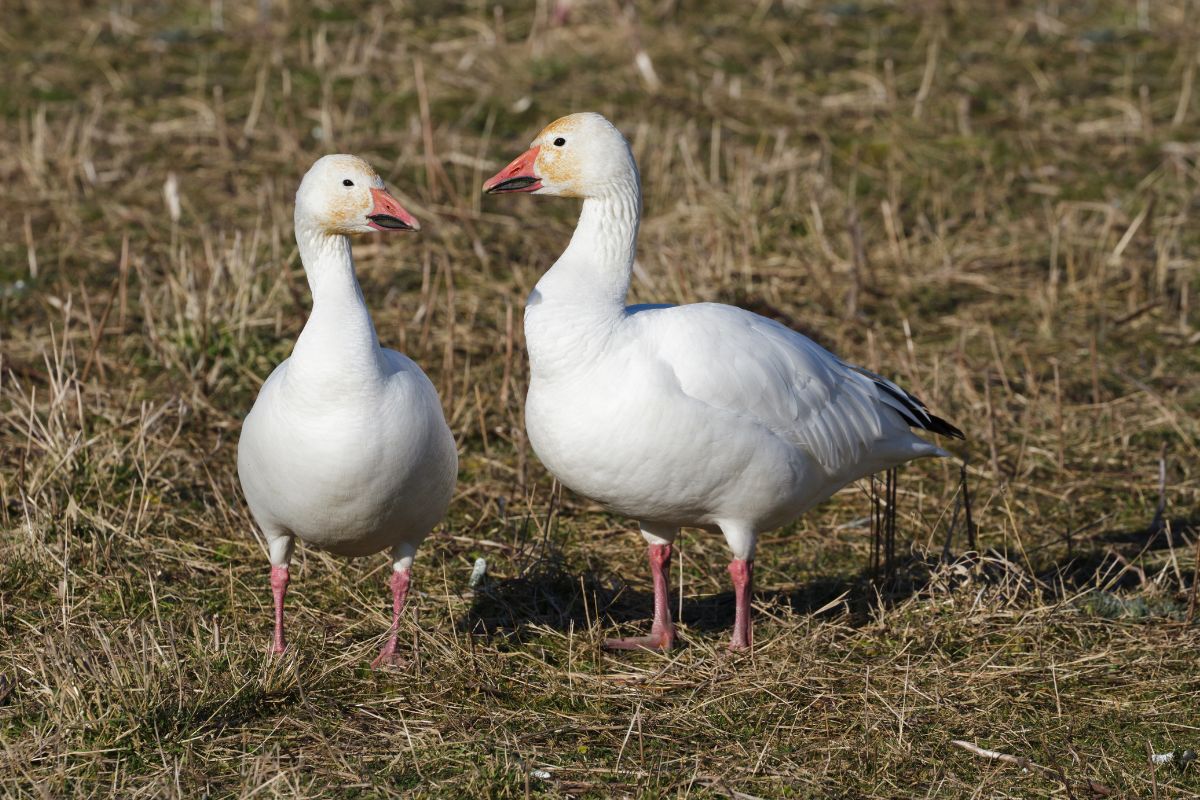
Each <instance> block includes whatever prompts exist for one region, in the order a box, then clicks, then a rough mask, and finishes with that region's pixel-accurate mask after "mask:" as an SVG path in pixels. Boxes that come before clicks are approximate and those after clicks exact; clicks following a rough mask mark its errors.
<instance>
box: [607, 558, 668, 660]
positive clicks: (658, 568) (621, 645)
mask: <svg viewBox="0 0 1200 800" xmlns="http://www.w3.org/2000/svg"><path fill="white" fill-rule="evenodd" d="M648 554H649V557H650V571H651V573H652V574H653V575H654V624H653V625H652V626H651V627H650V635H649V636H633V637H630V638H628V639H605V640H604V646H605V647H607V648H609V649H610V650H657V651H660V652H666V651H667V650H670V649H672V648H673V647H674V646H675V624H674V623H672V622H671V609H670V608H669V607H668V606H667V570H668V569H669V568H670V566H671V545H669V544H652V545H650V547H649V553H648Z"/></svg>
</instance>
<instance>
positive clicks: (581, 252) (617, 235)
mask: <svg viewBox="0 0 1200 800" xmlns="http://www.w3.org/2000/svg"><path fill="white" fill-rule="evenodd" d="M641 214H642V193H641V188H640V185H639V181H638V177H637V173H636V172H634V173H633V175H632V176H630V177H629V178H628V179H626V180H621V181H618V182H615V183H614V184H612V185H611V186H610V187H609V189H608V191H606V192H605V193H604V194H601V195H599V196H595V197H589V198H587V199H586V200H584V201H583V211H582V212H581V213H580V215H579V222H578V224H577V225H576V226H575V234H574V235H573V236H572V237H571V243H570V244H569V245H567V249H566V250H565V251H564V252H563V254H562V255H561V256H560V257H559V259H558V261H556V262H555V263H554V266H553V267H551V268H550V270H549V271H548V272H547V273H546V274H545V275H543V276H542V279H541V280H540V281H538V283H537V286H536V287H535V288H534V290H533V293H532V294H531V295H530V296H529V302H528V305H527V306H526V309H525V338H526V344H527V346H528V348H529V360H530V366H531V368H532V370H533V371H534V372H535V373H536V372H537V371H538V370H539V369H543V368H547V369H552V368H553V367H554V365H555V364H556V363H566V362H569V361H572V360H578V359H579V358H582V357H586V354H587V351H588V350H589V349H591V348H592V347H595V346H600V341H599V335H600V333H602V332H603V331H604V330H607V329H610V328H611V326H612V325H614V324H616V322H618V321H619V320H620V319H621V318H622V317H624V315H625V296H626V295H627V294H628V293H629V280H630V276H631V275H632V274H633V259H634V255H635V254H636V252H637V234H638V225H639V223H640V220H641Z"/></svg>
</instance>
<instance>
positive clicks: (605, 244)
mask: <svg viewBox="0 0 1200 800" xmlns="http://www.w3.org/2000/svg"><path fill="white" fill-rule="evenodd" d="M483 188H484V191H486V192H488V193H493V194H500V193H505V192H533V193H534V194H547V195H558V196H563V197H577V198H582V199H583V211H582V213H581V214H580V217H579V223H578V225H577V226H576V229H575V233H574V235H573V236H572V237H571V243H570V244H569V245H568V246H567V249H566V251H565V252H564V253H563V254H562V256H560V257H559V259H558V261H556V262H555V264H554V266H553V267H551V268H550V270H549V271H548V272H547V273H546V274H545V275H543V276H542V278H541V280H540V281H538V283H537V286H536V287H535V288H534V290H533V292H532V294H530V296H529V299H528V302H527V304H526V309H525V340H526V346H527V348H528V351H529V368H530V383H529V396H528V399H527V401H526V405H525V425H526V428H527V429H528V433H529V442H530V444H531V445H532V446H533V449H534V451H535V452H536V453H537V455H538V457H539V458H540V459H541V460H542V463H544V464H545V465H546V467H547V468H548V469H549V470H550V472H552V473H553V474H554V475H555V476H557V477H558V478H559V480H561V481H562V483H563V484H564V485H566V486H567V487H569V488H571V489H573V490H574V491H576V492H579V493H580V494H583V495H585V496H587V497H590V498H592V499H594V500H597V501H598V502H600V503H602V504H604V505H606V506H607V507H609V508H611V509H613V510H615V511H618V512H620V513H622V514H627V515H629V516H631V517H634V518H635V519H637V520H638V524H639V526H640V527H641V532H642V536H643V537H644V538H645V540H646V542H647V543H648V545H649V559H650V565H651V569H652V572H653V576H654V624H653V627H652V628H651V632H650V635H649V636H641V637H634V638H630V639H617V640H608V641H606V643H605V644H606V646H608V647H613V648H647V649H655V650H667V649H670V648H671V647H672V646H673V645H674V639H675V628H674V624H673V623H672V620H671V614H670V610H669V608H668V604H667V567H668V564H669V562H670V558H671V544H672V542H673V541H674V540H675V537H676V536H677V535H678V533H679V529H680V527H683V526H688V527H697V528H703V529H707V530H710V531H714V532H715V531H720V532H721V533H722V534H724V536H725V540H726V542H727V544H728V545H729V549H730V550H731V551H732V553H733V560H732V561H731V562H730V565H729V572H730V574H731V576H732V578H733V585H734V594H735V600H736V613H735V621H734V629H733V636H732V638H731V641H730V645H729V646H730V649H733V650H741V649H747V648H749V647H750V646H751V643H752V636H751V624H750V596H751V587H752V576H753V561H754V548H755V543H756V541H757V539H758V535H759V534H760V533H762V532H763V531H767V530H770V529H772V528H776V527H779V526H781V525H784V524H786V523H788V522H790V521H792V520H794V519H795V518H796V517H798V516H799V515H800V514H802V513H804V512H805V511H807V510H808V509H809V508H811V507H813V506H814V505H816V504H817V503H820V502H821V501H823V500H825V499H827V498H828V497H829V496H830V495H832V494H833V493H834V492H836V491H837V490H838V489H841V488H842V487H843V486H846V485H847V484H848V483H851V482H852V481H855V480H857V479H859V478H862V477H865V476H867V475H870V474H872V473H875V472H878V471H880V470H884V469H887V468H890V467H893V466H896V465H899V464H901V463H903V462H905V461H909V460H911V459H915V458H921V457H923V456H945V455H949V454H948V453H947V452H946V451H944V450H942V449H941V448H939V447H937V446H935V445H933V444H930V443H929V442H927V441H925V440H924V439H921V438H920V437H918V436H916V435H914V434H913V433H912V431H910V430H909V428H910V427H916V428H921V429H924V430H928V431H932V432H935V433H940V434H944V435H949V436H954V437H959V438H961V437H962V432H961V431H959V430H958V429H957V428H955V427H954V426H953V425H951V424H950V423H948V422H946V421H945V420H942V419H940V418H938V417H936V416H933V415H932V414H930V413H929V411H928V410H927V409H926V408H925V406H924V404H922V403H921V401H920V400H918V399H917V398H915V397H913V396H912V395H910V394H908V393H907V392H905V391H904V390H903V389H901V388H900V387H898V386H896V385H895V384H894V383H892V382H891V381H888V380H886V379H884V378H882V377H880V376H878V375H875V374H873V373H871V372H868V371H866V370H864V369H861V368H859V367H855V366H852V365H850V364H846V363H845V362H843V361H841V360H839V359H838V358H837V357H836V356H834V355H833V354H832V353H830V352H828V351H827V350H825V349H824V348H822V347H820V346H819V345H817V344H816V343H814V342H813V341H811V340H810V339H808V338H806V337H804V336H802V335H801V334H799V333H796V332H795V331H793V330H791V329H790V328H787V327H785V326H783V325H781V324H779V323H777V322H775V321H773V320H770V319H766V318H764V317H760V316H758V315H756V314H753V313H751V312H749V311H746V310H744V309H740V308H735V307H733V306H727V305H719V304H715V303H696V304H691V305H683V306H632V307H627V306H626V305H625V298H626V294H627V293H628V290H629V281H630V275H631V273H632V270H633V261H634V253H635V248H636V242H637V232H638V223H639V218H640V216H641V183H640V179H639V176H638V171H637V165H636V164H635V163H634V159H633V153H632V152H631V151H630V148H629V144H628V143H627V142H626V141H625V138H624V137H623V136H622V135H621V133H620V132H619V131H618V130H617V129H616V128H615V127H613V125H612V124H611V123H610V122H609V121H608V120H606V119H605V118H604V117H602V116H600V115H599V114H590V113H584V114H572V115H570V116H567V117H563V118H562V119H559V120H557V121H556V122H554V123H552V124H550V125H549V126H548V127H547V128H545V129H544V130H543V131H542V132H541V133H540V134H538V137H537V138H536V139H534V141H533V143H532V145H531V146H530V149H529V150H528V151H526V152H525V153H524V154H522V155H521V156H519V157H518V158H517V159H515V160H514V161H513V162H512V163H511V164H509V165H508V166H507V167H505V168H504V169H503V170H501V171H500V172H499V173H498V174H497V175H496V176H495V177H493V178H491V179H490V180H489V181H487V182H486V183H485V184H484V187H483Z"/></svg>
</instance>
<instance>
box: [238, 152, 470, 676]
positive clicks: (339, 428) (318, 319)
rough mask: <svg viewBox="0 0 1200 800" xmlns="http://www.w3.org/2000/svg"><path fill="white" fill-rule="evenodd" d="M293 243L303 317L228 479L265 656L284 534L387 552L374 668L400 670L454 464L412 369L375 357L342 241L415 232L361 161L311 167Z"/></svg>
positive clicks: (326, 545)
mask: <svg viewBox="0 0 1200 800" xmlns="http://www.w3.org/2000/svg"><path fill="white" fill-rule="evenodd" d="M295 224H296V242H297V243H298V244H299V249H300V259H301V261H302V262H303V263H304V271H305V273H306V275H307V276H308V285H309V288H310V289H311V290H312V296H313V310H312V315H311V316H310V317H309V318H308V322H307V323H306V324H305V326H304V330H303V331H301V333H300V338H299V339H298V340H297V341H296V346H295V348H294V349H293V350H292V355H291V357H290V358H288V359H286V360H285V361H284V362H283V363H282V364H280V365H279V366H278V367H276V368H275V370H274V371H273V372H272V373H271V376H270V377H269V378H267V381H266V383H264V384H263V387H262V390H261V391H260V392H259V394H258V399H257V400H255V402H254V407H253V408H252V409H251V410H250V413H249V414H248V415H247V416H246V421H245V423H244V424H243V425H242V436H241V440H240V441H239V442H238V476H239V477H240V478H241V482H242V491H243V492H244V493H245V495H246V501H247V503H248V504H249V506H250V511H251V513H252V514H253V516H254V519H255V521H256V522H257V523H258V525H259V527H260V528H262V532H263V534H264V535H265V536H266V539H267V543H268V545H269V548H270V556H271V588H272V591H273V594H274V599H275V638H274V642H273V645H272V649H273V651H274V652H276V653H280V652H283V650H284V647H285V643H284V636H283V598H284V594H285V593H286V591H287V584H288V564H289V562H290V561H291V556H292V548H293V546H294V543H295V539H297V538H299V539H300V540H302V541H304V542H307V543H308V544H310V545H313V546H314V547H319V548H322V549H324V550H328V551H330V552H333V553H337V554H338V555H343V556H364V555H369V554H371V553H376V552H379V551H380V550H383V549H390V551H391V558H392V578H391V589H392V627H391V635H390V637H389V638H388V641H387V644H386V645H385V646H384V647H383V650H382V651H381V652H380V654H379V657H378V658H377V659H376V660H375V662H374V665H375V666H378V665H380V664H397V663H399V661H400V660H399V658H398V656H397V655H396V637H397V632H398V627H399V619H400V612H401V610H402V609H403V607H404V600H405V596H406V595H407V592H408V586H409V577H410V570H411V567H412V561H413V555H414V554H415V553H416V551H417V547H418V546H419V545H420V544H421V542H422V541H423V540H424V539H425V537H426V536H427V535H428V534H429V532H430V530H432V529H433V526H434V525H436V524H437V523H438V522H439V521H440V520H441V519H442V518H443V517H444V516H445V514H446V508H447V507H448V506H449V504H450V495H451V494H452V492H453V491H454V482H455V477H456V474H457V471H458V455H457V452H456V448H455V443H454V437H453V436H451V434H450V429H449V428H448V427H447V426H446V420H445V418H444V417H443V415H442V407H441V404H440V402H439V401H438V395H437V390H435V389H434V387H433V384H432V383H430V381H429V379H428V378H427V377H425V373H423V372H422V371H421V368H420V367H418V366H417V365H416V364H414V363H413V362H412V361H410V360H409V359H408V358H406V357H405V356H403V355H401V354H400V353H397V352H396V351H394V350H384V349H382V348H380V346H379V342H378V340H377V339H376V336H375V326H374V325H372V323H371V316H370V314H369V313H368V312H367V306H366V303H365V302H364V301H363V295H362V290H361V289H360V288H359V285H358V279H357V277H356V276H355V274H354V260H353V258H352V257H351V255H350V240H349V238H348V236H349V235H350V234H354V233H370V232H372V231H404V230H413V231H415V230H419V229H420V225H419V224H418V223H417V221H416V220H415V219H414V218H413V217H412V215H411V214H409V213H408V212H407V211H405V210H404V209H403V208H402V207H401V206H400V204H399V203H398V202H396V199H395V198H394V197H392V196H391V195H390V194H388V192H387V190H386V189H385V188H384V185H383V181H382V180H380V178H379V176H378V175H376V174H375V171H374V170H372V169H371V167H370V166H369V165H368V164H367V163H366V162H365V161H363V160H362V159H359V158H356V157H354V156H347V155H331V156H325V157H324V158H321V159H319V160H318V161H317V162H316V163H315V164H313V166H312V168H311V169H309V171H308V173H307V174H306V175H305V176H304V180H303V181H302V182H301V184H300V190H299V191H298V192H297V193H296V214H295Z"/></svg>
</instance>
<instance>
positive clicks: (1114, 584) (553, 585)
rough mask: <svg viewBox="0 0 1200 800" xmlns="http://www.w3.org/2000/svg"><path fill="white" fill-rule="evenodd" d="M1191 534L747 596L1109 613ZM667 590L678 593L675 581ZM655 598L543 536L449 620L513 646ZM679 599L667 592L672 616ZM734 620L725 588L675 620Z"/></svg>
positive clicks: (1110, 538)
mask: <svg viewBox="0 0 1200 800" xmlns="http://www.w3.org/2000/svg"><path fill="white" fill-rule="evenodd" d="M1197 533H1200V515H1195V516H1191V517H1181V518H1178V519H1173V520H1171V521H1170V524H1169V525H1165V524H1151V525H1149V526H1146V527H1144V528H1140V529H1135V530H1121V531H1101V532H1098V533H1095V534H1093V535H1091V536H1089V537H1083V538H1077V539H1076V540H1075V541H1073V542H1068V537H1064V538H1063V540H1061V541H1060V542H1058V544H1060V545H1061V546H1063V548H1064V552H1063V554H1062V555H1060V556H1059V557H1057V558H1055V559H1052V560H1048V561H1042V562H1041V567H1040V568H1039V569H1037V571H1036V573H1035V572H1031V571H1030V569H1029V568H1028V565H1027V562H1026V561H1025V559H1024V557H1022V556H1021V555H1020V554H1017V553H1001V552H998V551H996V550H988V551H985V552H983V553H975V552H968V553H965V554H962V555H960V556H958V557H956V558H953V559H949V560H944V559H943V558H939V557H937V556H934V555H932V554H927V555H921V554H916V553H909V554H906V555H903V556H900V557H898V558H897V560H896V563H895V568H894V571H893V572H892V574H891V575H890V577H887V578H884V577H882V576H879V575H876V574H875V573H873V572H872V571H871V570H868V569H864V570H862V571H860V572H858V573H854V574H851V575H844V576H837V577H829V578H818V579H815V580H812V581H809V582H807V583H804V584H802V585H798V586H792V587H790V588H787V589H772V588H771V587H769V586H761V585H760V586H759V587H758V588H757V590H756V591H755V602H756V603H759V604H766V605H769V606H776V607H786V608H789V609H791V611H792V612H794V613H795V614H798V615H802V616H803V615H811V614H814V613H817V612H818V611H822V610H823V609H824V610H828V611H830V612H831V613H833V612H837V613H840V612H846V613H847V618H846V622H847V623H848V624H850V625H858V624H862V623H865V622H866V621H867V620H868V619H869V618H870V616H871V613H872V611H873V610H875V609H878V608H879V607H881V606H882V607H884V608H886V607H890V606H892V605H894V604H896V603H898V602H901V601H903V600H906V599H908V598H911V597H913V596H914V595H925V594H935V593H937V592H939V591H953V590H954V588H955V587H956V586H958V585H965V584H967V583H971V584H973V585H975V586H979V585H989V586H992V587H995V588H997V589H999V590H1000V591H1002V592H1004V593H1028V592H1033V591H1036V590H1038V589H1040V590H1041V591H1043V592H1046V593H1049V594H1050V595H1051V596H1058V597H1059V599H1062V596H1063V595H1064V593H1067V594H1078V593H1080V592H1085V591H1087V590H1088V589H1094V590H1096V593H1097V594H1098V595H1100V596H1102V597H1101V600H1102V602H1101V603H1100V606H1097V610H1096V613H1100V614H1101V615H1103V616H1109V613H1108V612H1107V611H1106V609H1108V607H1109V605H1113V603H1114V602H1116V605H1113V608H1125V605H1122V604H1121V603H1120V602H1117V601H1111V602H1110V599H1109V598H1108V596H1109V595H1111V593H1112V592H1115V591H1120V590H1129V589H1134V588H1136V587H1138V586H1140V585H1142V584H1144V583H1145V582H1146V581H1147V580H1148V579H1149V578H1150V577H1152V576H1151V575H1150V572H1151V570H1150V569H1149V568H1147V567H1144V566H1139V561H1141V560H1142V557H1143V556H1144V555H1145V554H1146V553H1150V552H1154V551H1161V550H1164V549H1167V548H1169V547H1174V548H1175V549H1176V550H1177V551H1179V552H1180V554H1181V555H1182V554H1183V553H1186V554H1187V555H1188V558H1187V559H1181V561H1182V562H1183V568H1184V570H1185V572H1186V571H1187V568H1190V566H1191V553H1192V552H1193V550H1192V548H1193V547H1194V537H1195V536H1196V535H1197ZM1052 544H1053V543H1052ZM1160 568H1165V567H1160ZM1156 569H1158V568H1156ZM1193 580H1195V578H1193ZM672 588H673V589H674V590H678V587H677V586H673V587H672ZM653 600H654V596H653V594H652V593H651V592H650V591H647V590H645V589H640V588H634V587H632V586H630V585H629V584H627V583H625V582H624V581H623V580H621V579H620V578H617V577H608V576H601V575H599V574H597V573H596V571H594V570H592V569H586V570H584V571H583V572H576V571H573V570H572V569H571V568H570V565H568V563H567V561H566V559H565V558H564V557H563V555H562V554H561V552H559V550H558V548H557V547H556V545H555V544H554V543H553V542H544V543H543V546H542V547H541V548H540V552H539V553H538V554H536V555H535V556H534V557H533V558H532V559H531V560H530V561H529V562H528V563H527V564H526V565H525V566H524V567H523V568H522V569H521V571H520V573H519V574H518V575H517V576H515V577H511V578H501V579H497V580H492V581H490V582H489V583H487V584H485V585H484V586H482V587H480V588H479V589H478V590H477V591H476V593H475V597H474V601H473V603H472V605H471V608H470V609H469V610H468V611H467V613H466V614H465V615H464V616H463V617H462V618H461V619H460V620H459V621H458V624H457V625H458V629H459V630H460V631H464V632H465V631H470V632H472V633H476V634H485V635H489V636H491V635H498V636H504V637H509V638H511V639H513V640H514V643H519V642H521V641H524V640H525V639H527V638H529V637H530V636H531V635H536V634H535V633H534V631H533V629H535V628H550V629H552V630H557V631H563V632H565V631H569V630H572V629H574V630H582V629H586V628H588V627H589V626H590V625H591V624H593V622H594V621H595V620H596V619H597V618H598V619H600V620H601V622H602V623H604V624H605V625H614V624H615V625H621V624H632V625H635V626H637V625H641V626H644V627H646V628H647V629H649V625H650V618H651V609H652V607H653ZM677 603H678V601H677V600H676V599H675V598H672V604H671V606H672V611H673V612H675V613H678V605H677ZM1106 604H1107V605H1106ZM1126 605H1127V604H1126ZM1150 614H1151V615H1155V614H1154V612H1150ZM1175 615H1176V616H1177V614H1175ZM733 617H734V596H733V592H732V591H723V592H719V593H717V594H712V595H707V596H704V597H694V598H686V599H684V601H683V607H682V615H681V618H680V621H681V622H682V623H683V624H684V625H686V626H687V627H688V628H689V629H691V630H693V631H697V632H704V633H720V632H724V631H728V630H730V629H731V628H732V626H733Z"/></svg>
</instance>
